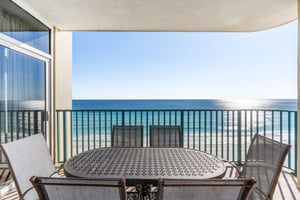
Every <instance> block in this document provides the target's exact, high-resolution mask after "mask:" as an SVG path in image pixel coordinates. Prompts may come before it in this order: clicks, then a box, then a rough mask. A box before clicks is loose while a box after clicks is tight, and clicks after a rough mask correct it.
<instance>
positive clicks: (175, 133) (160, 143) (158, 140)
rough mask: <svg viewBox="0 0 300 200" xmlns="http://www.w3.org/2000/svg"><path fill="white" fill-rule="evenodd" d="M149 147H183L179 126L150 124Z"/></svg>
mask: <svg viewBox="0 0 300 200" xmlns="http://www.w3.org/2000/svg"><path fill="white" fill-rule="evenodd" d="M150 147H183V144H182V134H181V130H180V126H156V125H151V126H150Z"/></svg>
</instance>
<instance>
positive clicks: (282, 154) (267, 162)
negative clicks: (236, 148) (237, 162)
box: [241, 134, 291, 199]
mask: <svg viewBox="0 0 300 200" xmlns="http://www.w3.org/2000/svg"><path fill="white" fill-rule="evenodd" d="M290 148H291V145H288V144H283V143H281V142H277V141H275V140H272V139H270V138H267V137H264V136H261V135H258V134H256V135H255V136H254V137H253V139H252V142H251V145H250V147H249V150H248V153H247V157H246V162H245V164H244V165H243V169H242V173H241V177H254V178H255V179H256V180H257V187H258V188H259V189H260V190H261V191H263V192H264V193H265V194H266V195H267V196H268V197H269V198H270V199H272V196H273V194H274V190H275V187H276V184H277V182H278V178H279V175H280V173H281V169H282V166H283V164H284V161H285V158H286V156H287V153H288V152H289V150H290ZM251 199H265V198H264V197H263V196H261V195H260V193H257V192H253V193H252V194H251Z"/></svg>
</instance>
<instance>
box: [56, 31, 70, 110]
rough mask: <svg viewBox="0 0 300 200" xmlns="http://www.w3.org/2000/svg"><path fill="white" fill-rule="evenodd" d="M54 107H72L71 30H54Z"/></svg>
mask: <svg viewBox="0 0 300 200" xmlns="http://www.w3.org/2000/svg"><path fill="white" fill-rule="evenodd" d="M54 38H55V41H54V48H55V51H54V52H55V53H54V65H55V68H54V93H55V95H54V98H55V99H54V107H55V110H57V109H72V32H60V31H58V30H55V37H54Z"/></svg>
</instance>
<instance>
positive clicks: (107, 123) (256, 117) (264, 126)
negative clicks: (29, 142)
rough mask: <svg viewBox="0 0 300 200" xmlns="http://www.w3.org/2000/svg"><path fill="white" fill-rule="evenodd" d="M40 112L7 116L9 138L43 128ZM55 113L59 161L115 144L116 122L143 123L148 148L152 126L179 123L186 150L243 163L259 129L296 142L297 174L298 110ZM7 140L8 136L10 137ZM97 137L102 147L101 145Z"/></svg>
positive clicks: (292, 161) (290, 158)
mask: <svg viewBox="0 0 300 200" xmlns="http://www.w3.org/2000/svg"><path fill="white" fill-rule="evenodd" d="M41 115H42V114H41V112H40V111H22V112H20V111H12V112H10V113H9V114H8V116H9V118H8V121H9V137H10V138H11V139H14V137H15V133H17V136H16V138H18V132H20V133H21V131H22V129H23V131H22V133H23V134H25V135H29V134H32V133H34V134H35V133H36V132H40V131H41V127H40V124H39V123H40V121H42V117H40V116H41ZM56 116H57V117H56V118H57V129H56V130H57V136H56V137H55V138H57V140H56V142H57V144H56V145H55V146H56V147H57V149H56V150H57V155H58V157H57V159H58V161H59V162H64V161H65V160H66V159H67V158H68V157H69V156H70V155H69V154H71V156H73V155H74V154H78V153H80V152H83V151H85V150H86V148H87V149H93V148H98V146H99V147H100V148H102V147H103V145H104V147H108V146H110V142H111V141H110V140H111V138H109V136H110V135H111V130H109V129H111V128H112V126H113V125H115V124H116V125H119V124H122V125H143V126H144V137H145V140H144V144H145V147H148V145H149V137H150V135H149V126H150V125H152V124H153V125H180V126H181V131H182V134H183V136H184V137H183V138H182V140H183V141H182V142H183V144H184V147H185V148H192V149H199V150H202V151H206V152H208V153H211V154H214V155H216V156H221V157H223V158H225V159H228V160H232V161H237V162H238V163H241V162H242V161H243V160H244V159H245V156H246V151H247V147H248V146H249V143H250V140H249V138H252V137H253V135H254V132H255V131H256V132H257V133H261V134H264V135H266V136H267V137H272V138H273V139H276V140H279V141H283V142H287V143H292V144H293V148H292V151H291V152H290V153H289V155H288V157H287V163H286V165H287V167H288V168H290V169H292V170H293V171H294V172H295V173H296V167H297V163H296V161H295V159H296V158H297V152H296V149H297V146H296V145H297V142H296V140H297V112H295V111H283V110H252V109H249V110H141V111H140V110H131V111H130V110H126V111H125V110H107V111H106V110H105V111H100V110H85V111H83V110H78V111H77V110H69V111H67V110H62V111H57V112H56ZM260 118H261V120H260ZM1 119H3V112H1V113H0V120H1ZM69 120H70V121H69ZM197 120H198V121H197ZM2 121H3V120H2ZM36 121H38V123H37V122H36ZM27 123H28V124H27ZM23 124H24V125H23ZM255 125H256V127H255ZM0 129H1V130H2V129H3V122H1V123H0ZM24 129H25V130H24ZM275 133H276V134H275ZM277 133H279V134H277ZM12 134H13V135H12ZM69 134H70V136H71V137H69ZM91 134H92V135H91ZM284 134H285V135H284ZM59 135H60V137H58V136H59ZM225 137H226V138H225ZM3 138H4V137H1V140H0V141H3ZM69 138H70V139H71V141H70V140H69ZM8 139H9V138H8ZM8 139H7V137H6V140H8ZM80 139H81V141H80ZM98 139H99V145H96V144H97V142H98V141H97V140H98ZM166 139H167V140H168V139H170V138H166ZM79 142H81V145H79ZM80 148H81V151H79V149H80ZM225 151H226V152H225Z"/></svg>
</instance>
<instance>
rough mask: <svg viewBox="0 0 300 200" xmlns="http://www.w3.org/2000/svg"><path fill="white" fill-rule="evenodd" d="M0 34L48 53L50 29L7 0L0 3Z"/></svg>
mask: <svg viewBox="0 0 300 200" xmlns="http://www.w3.org/2000/svg"><path fill="white" fill-rule="evenodd" d="M0 32H1V33H3V34H5V35H7V36H9V37H12V38H14V39H16V40H19V41H21V42H23V43H26V44H28V45H30V46H32V47H34V48H37V49H39V50H41V51H43V52H45V53H50V45H49V44H50V29H49V28H47V27H46V26H45V25H44V24H42V23H41V22H40V21H38V20H37V19H35V18H34V17H32V16H31V15H30V14H29V13H27V12H26V11H24V10H23V9H22V8H20V7H18V6H17V5H16V4H14V3H12V2H11V1H9V0H1V1H0Z"/></svg>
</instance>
